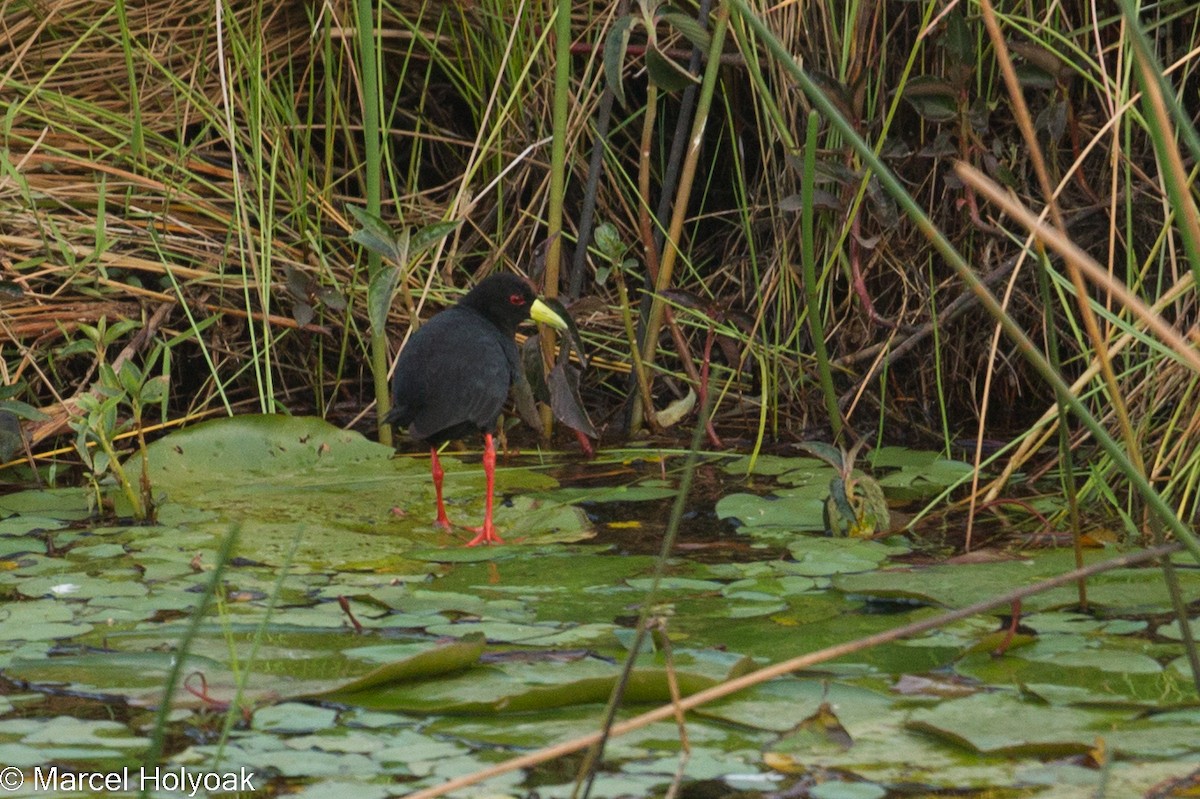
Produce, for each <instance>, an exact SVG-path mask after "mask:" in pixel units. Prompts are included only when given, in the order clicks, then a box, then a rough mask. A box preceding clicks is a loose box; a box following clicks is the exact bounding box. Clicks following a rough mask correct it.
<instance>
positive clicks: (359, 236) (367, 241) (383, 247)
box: [348, 205, 408, 264]
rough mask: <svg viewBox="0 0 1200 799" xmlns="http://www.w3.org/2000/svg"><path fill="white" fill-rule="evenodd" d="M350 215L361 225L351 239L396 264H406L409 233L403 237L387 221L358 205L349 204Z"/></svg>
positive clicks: (351, 235)
mask: <svg viewBox="0 0 1200 799" xmlns="http://www.w3.org/2000/svg"><path fill="white" fill-rule="evenodd" d="M348 208H349V209H350V215H351V216H353V217H354V220H355V221H356V222H358V224H359V225H361V227H360V228H359V229H358V230H356V231H354V232H353V233H351V234H350V240H351V241H353V242H354V243H355V244H360V245H362V246H363V247H365V248H366V249H368V250H370V251H371V252H374V253H378V254H379V255H380V256H382V257H384V258H387V259H388V260H389V261H391V262H392V263H394V264H404V263H405V262H406V261H407V260H408V246H407V245H408V241H407V239H408V234H407V231H406V232H405V234H404V236H403V239H402V238H401V237H399V236H397V234H396V233H395V232H394V231H393V230H392V229H391V228H390V227H388V225H387V223H386V222H384V221H383V220H382V219H380V218H379V217H377V216H375V215H374V214H371V213H368V212H367V210H366V209H365V208H360V207H358V206H357V205H351V206H348Z"/></svg>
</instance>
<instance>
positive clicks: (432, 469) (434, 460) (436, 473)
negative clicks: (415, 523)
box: [429, 447, 450, 530]
mask: <svg viewBox="0 0 1200 799" xmlns="http://www.w3.org/2000/svg"><path fill="white" fill-rule="evenodd" d="M429 473H430V474H431V475H433V490H434V491H436V492H437V521H436V522H435V524H437V525H439V526H441V527H445V528H446V529H447V530H449V529H450V517H449V516H447V515H446V506H445V505H444V504H443V503H442V478H443V477H445V476H446V473H445V472H444V471H442V464H441V461H439V460H438V454H437V447H430V448H429Z"/></svg>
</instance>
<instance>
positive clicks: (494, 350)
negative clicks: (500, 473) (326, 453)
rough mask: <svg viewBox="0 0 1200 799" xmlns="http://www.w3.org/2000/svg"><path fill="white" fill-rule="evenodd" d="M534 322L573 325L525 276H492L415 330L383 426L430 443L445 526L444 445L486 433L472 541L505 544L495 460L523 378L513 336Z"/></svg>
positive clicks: (440, 518) (399, 365) (398, 368)
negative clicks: (483, 497)
mask: <svg viewBox="0 0 1200 799" xmlns="http://www.w3.org/2000/svg"><path fill="white" fill-rule="evenodd" d="M530 317H532V318H534V319H536V320H537V321H539V322H544V323H546V324H549V325H552V326H553V327H556V328H559V329H560V330H562V329H566V327H567V324H566V322H565V321H563V319H562V318H561V317H560V316H558V314H556V313H554V312H553V311H552V310H550V308H549V307H548V306H546V305H545V304H544V303H543V302H542V301H541V300H539V299H538V298H537V295H535V294H534V293H533V289H532V287H530V285H529V283H527V282H526V281H525V280H524V279H522V278H520V277H517V276H516V275H513V274H509V273H498V274H495V275H492V276H491V277H488V278H485V279H484V280H482V281H481V282H480V283H479V285H477V286H476V287H475V288H473V289H472V290H471V291H469V292H468V293H467V296H465V297H463V299H462V300H461V301H460V302H459V303H458V304H457V305H455V306H454V307H452V308H449V309H447V310H445V311H442V312H441V313H439V314H437V315H436V316H434V317H433V318H432V319H430V320H429V321H428V322H426V323H425V324H424V325H423V326H421V328H419V329H418V330H417V331H416V332H415V333H413V335H412V336H411V337H410V338H409V340H408V344H406V345H405V347H404V350H403V351H402V352H401V353H400V358H399V359H398V360H397V361H396V371H395V373H394V374H393V376H392V409H391V411H389V412H388V414H387V416H385V417H384V421H385V422H387V423H390V424H393V425H396V426H399V427H407V428H408V433H409V435H410V436H412V437H413V438H415V439H417V440H419V441H424V442H425V443H426V444H428V445H429V446H430V449H431V457H430V469H431V472H432V473H433V481H434V487H435V488H436V490H437V505H438V515H437V522H438V524H440V525H442V526H444V527H449V526H450V522H449V520H448V519H447V518H446V510H445V507H444V505H443V503H442V470H441V466H440V465H439V463H438V458H437V448H438V447H439V446H441V445H442V444H443V443H445V442H447V441H450V440H452V439H458V438H466V437H468V436H471V435H478V434H480V433H482V434H483V436H484V445H485V446H484V459H483V464H484V472H485V473H486V475H487V511H486V515H485V517H484V525H483V527H482V528H480V534H479V536H477V537H476V538H475V539H474V540H473V541H472V542H471V543H472V544H476V543H484V542H493V541H494V542H499V541H500V539H499V537H498V536H496V534H495V528H494V527H493V525H492V492H493V482H494V471H495V460H496V456H495V448H494V444H493V442H492V434H493V433H494V432H495V431H496V422H497V420H498V419H499V417H500V411H501V410H503V408H504V402H505V400H506V399H507V398H508V393H509V390H510V388H511V387H512V385H513V384H514V383H516V382H517V381H519V380H523V379H524V378H523V377H522V375H521V372H520V369H521V362H520V356H519V354H518V352H517V345H516V342H515V341H514V340H513V337H514V336H515V335H516V332H517V326H518V325H520V324H521V323H522V322H524V321H525V320H527V319H529V318H530Z"/></svg>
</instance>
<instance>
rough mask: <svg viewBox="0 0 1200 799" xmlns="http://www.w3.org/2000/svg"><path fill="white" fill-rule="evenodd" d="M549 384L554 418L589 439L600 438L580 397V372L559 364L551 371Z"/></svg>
mask: <svg viewBox="0 0 1200 799" xmlns="http://www.w3.org/2000/svg"><path fill="white" fill-rule="evenodd" d="M549 384H550V408H551V409H552V410H553V411H554V418H556V419H558V420H559V421H560V422H562V423H563V424H565V425H566V426H567V427H570V428H572V429H574V430H578V431H579V432H581V433H583V434H584V435H585V436H588V437H589V438H599V437H600V436H599V434H598V433H597V432H596V428H595V426H594V425H592V420H591V419H589V418H588V415H587V411H586V410H584V408H583V400H582V399H581V398H580V396H579V371H578V370H577V369H574V368H572V367H568V366H567V365H566V364H564V363H562V362H559V363H557V364H555V366H554V368H553V369H551V370H550V376H549Z"/></svg>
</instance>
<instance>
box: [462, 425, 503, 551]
mask: <svg viewBox="0 0 1200 799" xmlns="http://www.w3.org/2000/svg"><path fill="white" fill-rule="evenodd" d="M483 474H484V476H485V478H486V480H487V500H486V502H487V504H486V506H485V510H484V512H483V527H480V528H478V530H477V532H478V533H479V534H478V535H477V536H475V537H474V538H472V539H471V540H470V541H468V542H467V546H469V547H473V546H476V545H478V544H503V543H504V540H503V539H502V538H500V536H498V535H496V525H495V524H493V523H492V501H493V498H494V495H495V493H496V443H495V442H494V441H493V440H492V434H491V433H484V434H483Z"/></svg>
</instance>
